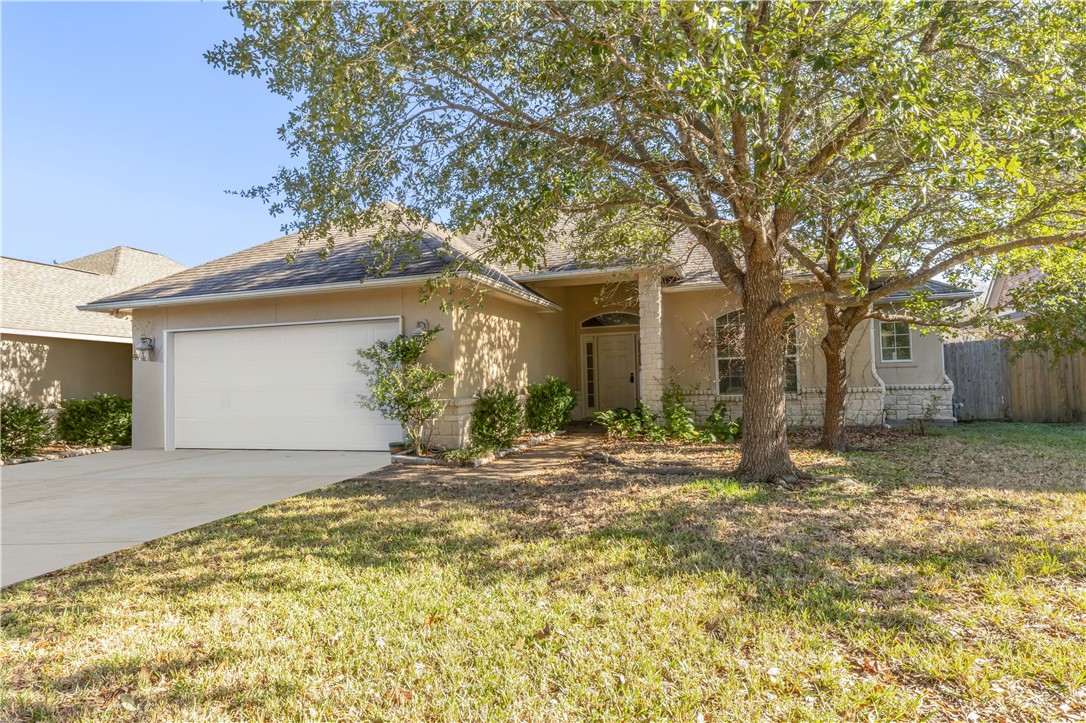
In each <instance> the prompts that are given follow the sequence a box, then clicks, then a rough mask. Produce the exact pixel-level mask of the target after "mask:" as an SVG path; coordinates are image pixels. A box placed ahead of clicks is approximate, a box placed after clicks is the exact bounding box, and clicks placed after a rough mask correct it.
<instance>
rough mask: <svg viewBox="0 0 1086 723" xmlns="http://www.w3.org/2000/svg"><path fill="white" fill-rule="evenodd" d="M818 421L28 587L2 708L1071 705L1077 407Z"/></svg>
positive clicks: (939, 710) (588, 448)
mask: <svg viewBox="0 0 1086 723" xmlns="http://www.w3.org/2000/svg"><path fill="white" fill-rule="evenodd" d="M812 441H813V437H810V438H808V437H807V436H805V433H801V434H797V435H795V438H794V442H796V443H797V444H796V446H797V449H796V451H795V454H794V456H795V460H796V462H797V463H798V464H799V465H801V466H802V467H804V468H805V469H806V470H808V471H810V472H812V473H814V474H815V475H816V476H818V477H819V478H820V480H821V481H820V482H817V483H812V484H809V485H806V486H804V487H803V488H801V489H798V490H784V489H778V488H776V487H767V486H744V485H740V484H738V483H736V482H735V481H734V480H730V479H728V478H726V477H724V476H711V475H710V476H705V475H703V474H701V472H700V470H703V469H705V468H710V469H722V470H725V469H730V468H733V467H734V466H735V464H736V462H737V461H738V447H737V445H735V444H710V445H680V444H676V443H673V442H658V443H650V442H643V441H633V440H606V439H604V438H602V437H592V436H589V435H578V434H569V435H565V436H562V437H560V438H557V439H555V440H553V441H552V442H551V443H550V444H547V445H543V446H540V447H537V448H535V449H533V450H530V451H529V452H526V453H524V454H523V455H521V456H519V457H517V458H516V459H515V460H501V461H498V462H496V463H494V464H491V465H488V466H486V467H482V468H479V469H444V468H441V469H438V468H433V467H413V466H408V465H393V466H390V467H386V468H384V469H382V470H380V471H378V472H375V473H372V474H370V475H367V476H366V477H362V478H359V479H356V480H351V481H348V482H344V483H341V484H338V485H333V486H331V487H328V488H325V489H324V490H320V491H317V492H314V493H311V494H308V495H303V496H301V497H296V498H292V499H289V500H284V501H282V502H279V503H276V504H274V505H270V506H268V507H264V508H261V509H258V510H254V511H251V512H248V513H245V514H242V515H237V516H235V517H232V518H228V519H226V520H222V521H220V522H216V523H213V524H210V525H206V526H204V527H200V528H197V529H194V530H189V531H186V532H183V533H180V534H177V535H173V536H171V537H168V538H164V539H162V540H158V541H156V542H152V543H149V544H146V545H142V546H140V547H137V548H133V549H130V550H126V551H123V552H118V553H114V554H111V555H109V556H107V557H105V558H102V559H100V560H97V561H94V562H90V563H85V564H82V565H79V566H76V567H74V568H71V569H68V570H65V571H62V572H59V573H55V574H51V575H47V576H45V577H43V578H39V579H37V580H31V581H27V582H24V583H20V584H18V585H16V586H13V587H11V588H8V589H6V590H4V593H3V601H2V609H0V613H2V636H3V637H2V648H0V667H2V675H3V677H2V679H0V689H3V690H5V691H6V693H5V695H4V698H3V701H2V702H0V706H2V707H0V718H4V719H13V720H24V719H46V720H54V719H64V720H92V719H93V720H143V719H153V720H171V721H173V720H176V721H181V720H212V721H215V720H222V721H226V720H239V719H246V720H251V719H256V720H450V721H452V720H457V721H460V720H547V721H551V720H554V721H574V720H576V721H580V720H601V721H602V720H646V719H653V720H684V721H695V720H713V721H726V720H752V721H762V720H790V721H791V720H795V721H801V720H802V721H809V720H811V721H813V720H818V721H827V720H863V721H866V720H879V721H882V720H905V721H913V720H931V721H940V722H942V721H946V722H949V721H965V720H981V721H1037V720H1045V721H1050V720H1051V721H1061V720H1062V721H1082V720H1086V426H1083V425H1050V426H1044V425H1024V424H1006V425H996V424H985V425H961V426H959V427H957V428H953V429H947V430H942V429H940V430H934V431H932V432H931V433H930V434H929V435H928V436H917V435H913V434H910V433H908V432H904V431H885V430H882V431H872V432H865V433H863V436H862V438H859V442H858V445H859V446H861V447H863V448H864V449H863V451H856V452H849V453H847V454H843V455H841V454H832V453H827V452H822V451H818V450H815V449H812V448H810V446H809V443H810V442H812ZM602 455H610V456H611V457H613V458H615V459H617V460H619V461H620V462H621V464H616V463H612V462H609V461H607V459H606V458H605V457H603V456H602ZM684 465H685V466H688V467H689V472H687V473H683V472H681V471H680V472H676V471H674V470H675V469H676V468H679V467H683V466H684ZM648 468H661V469H668V470H672V471H670V472H668V473H667V474H652V473H646V472H644V471H642V470H644V469H648Z"/></svg>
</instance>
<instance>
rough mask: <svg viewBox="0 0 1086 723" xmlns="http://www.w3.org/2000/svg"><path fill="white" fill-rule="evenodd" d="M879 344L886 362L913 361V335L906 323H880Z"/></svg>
mask: <svg viewBox="0 0 1086 723" xmlns="http://www.w3.org/2000/svg"><path fill="white" fill-rule="evenodd" d="M879 343H880V346H881V347H882V360H883V361H884V362H894V361H912V360H913V341H912V334H911V333H910V331H909V325H908V324H906V323H905V322H903V321H880V322H879Z"/></svg>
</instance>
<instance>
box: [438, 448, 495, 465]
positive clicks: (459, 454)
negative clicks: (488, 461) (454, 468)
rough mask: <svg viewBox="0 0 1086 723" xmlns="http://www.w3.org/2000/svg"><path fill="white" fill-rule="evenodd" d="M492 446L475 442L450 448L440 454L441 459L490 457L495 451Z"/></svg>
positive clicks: (468, 459) (464, 459)
mask: <svg viewBox="0 0 1086 723" xmlns="http://www.w3.org/2000/svg"><path fill="white" fill-rule="evenodd" d="M497 451H498V450H496V449H495V448H494V447H485V446H484V447H480V446H479V445H477V444H473V445H469V446H467V447H460V448H459V449H450V450H448V451H446V452H443V453H442V454H441V458H442V459H447V460H449V461H451V462H460V463H464V462H474V461H475V460H477V459H483V458H484V457H490V456H492V455H493V454H494V453H495V452H497Z"/></svg>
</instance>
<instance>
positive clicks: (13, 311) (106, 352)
mask: <svg viewBox="0 0 1086 723" xmlns="http://www.w3.org/2000/svg"><path fill="white" fill-rule="evenodd" d="M184 268H185V267H184V266H182V265H181V264H179V263H177V262H176V261H173V260H172V259H168V258H166V257H165V256H161V255H159V254H155V253H150V252H147V251H140V250H139V249H133V248H128V247H126V246H116V247H114V248H111V249H107V250H105V251H100V252H98V253H94V254H90V255H89V256H83V257H81V258H78V259H73V260H71V261H65V262H63V263H59V264H43V263H38V262H35V261H23V260H21V259H12V258H7V257H2V258H0V280H2V281H0V286H2V287H3V293H2V294H0V298H2V302H0V352H2V358H0V394H2V395H3V398H4V399H17V400H19V401H20V402H23V403H30V402H33V403H36V404H41V405H43V406H46V407H53V406H56V405H57V404H59V403H60V401H61V400H63V399H86V398H89V397H91V396H93V395H94V394H96V393H98V392H102V393H106V394H117V395H120V396H123V397H128V396H130V395H131V394H132V324H131V322H130V321H129V320H128V319H127V318H125V317H124V316H123V315H120V314H118V315H113V316H111V315H107V314H98V313H93V312H90V311H80V310H79V308H77V307H79V306H80V305H82V304H86V303H88V302H91V301H94V300H95V299H98V298H101V297H102V296H105V295H108V294H115V293H117V292H119V291H122V290H124V289H127V288H131V287H133V286H139V285H140V284H145V283H147V282H149V281H152V280H154V279H159V278H162V277H163V276H168V275H170V274H174V273H176V272H178V271H180V270H182V269H184Z"/></svg>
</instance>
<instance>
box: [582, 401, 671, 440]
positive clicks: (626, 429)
mask: <svg viewBox="0 0 1086 723" xmlns="http://www.w3.org/2000/svg"><path fill="white" fill-rule="evenodd" d="M596 422H597V423H598V424H601V425H603V428H604V429H605V430H606V431H607V436H609V437H618V438H622V439H629V438H631V437H641V436H644V437H646V438H647V439H648V440H649V441H650V442H659V441H661V440H663V439H666V438H667V431H666V430H665V429H664V428H663V427H661V426H660V425H659V424H657V423H656V418H655V417H654V416H653V414H652V412H651V411H649V408H648V407H646V406H645V405H644V404H638V405H637V407H636V408H635V409H633V410H630V409H625V408H623V407H619V408H618V409H610V410H607V411H605V412H596Z"/></svg>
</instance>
